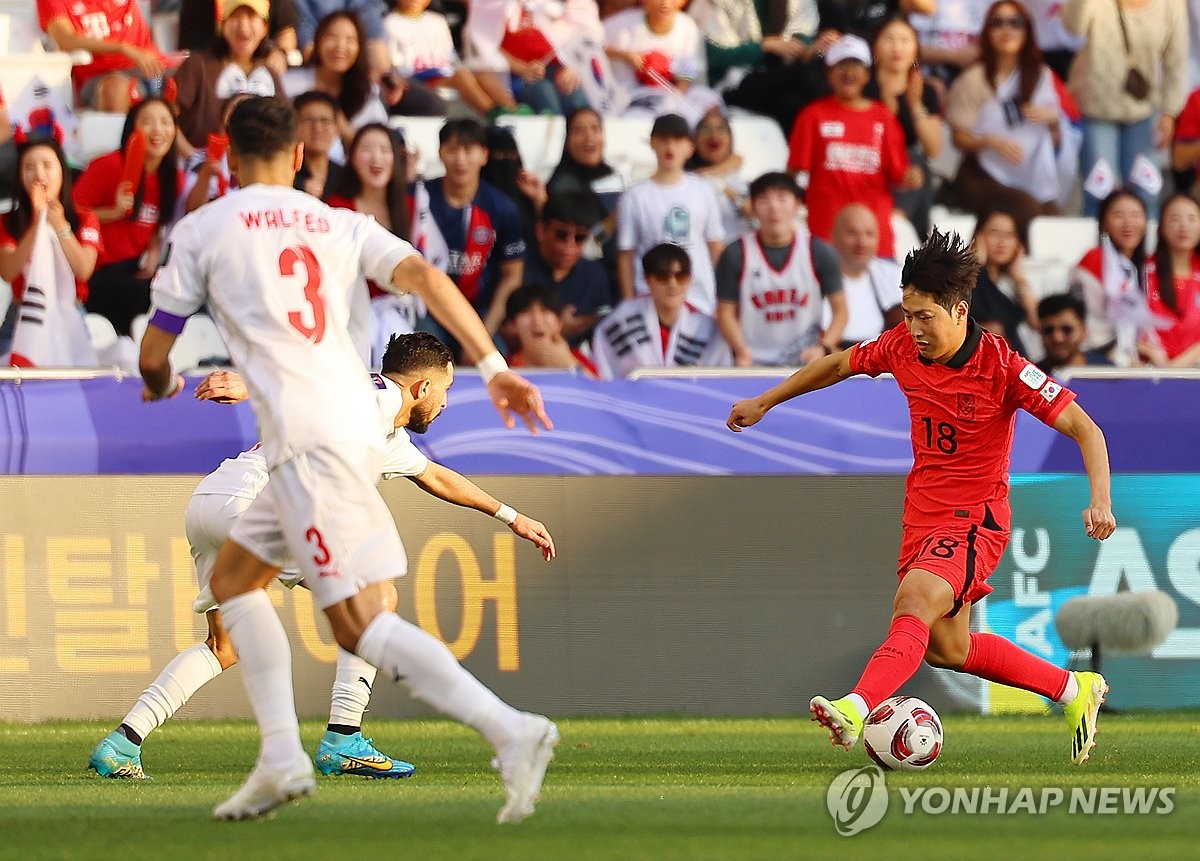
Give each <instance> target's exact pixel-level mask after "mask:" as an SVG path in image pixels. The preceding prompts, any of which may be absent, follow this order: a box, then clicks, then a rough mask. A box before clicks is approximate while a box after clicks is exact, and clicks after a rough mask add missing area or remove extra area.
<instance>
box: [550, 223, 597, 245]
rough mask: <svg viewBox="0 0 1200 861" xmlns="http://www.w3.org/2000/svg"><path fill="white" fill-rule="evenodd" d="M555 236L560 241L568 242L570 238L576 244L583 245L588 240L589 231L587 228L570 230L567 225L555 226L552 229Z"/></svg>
mask: <svg viewBox="0 0 1200 861" xmlns="http://www.w3.org/2000/svg"><path fill="white" fill-rule="evenodd" d="M551 232H552V233H553V234H554V238H555V239H557V240H558V241H559V242H566V241H567V240H568V239H569V240H571V241H572V242H574V243H575V244H576V245H583V243H585V242H587V238H588V235H587V231H585V230H568V229H567V228H565V227H555V228H554V229H553V230H552V231H551Z"/></svg>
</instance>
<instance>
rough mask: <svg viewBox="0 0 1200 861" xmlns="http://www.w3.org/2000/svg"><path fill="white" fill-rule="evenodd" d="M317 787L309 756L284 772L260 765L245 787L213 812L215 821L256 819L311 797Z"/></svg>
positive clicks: (302, 758)
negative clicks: (289, 803) (283, 806)
mask: <svg viewBox="0 0 1200 861" xmlns="http://www.w3.org/2000/svg"><path fill="white" fill-rule="evenodd" d="M316 785H317V782H316V780H314V779H313V764H312V760H310V759H309V758H308V755H307V754H302V755H301V756H300V757H299V758H298V759H296V761H295V762H293V763H292V764H291V765H290V766H288V767H287V768H284V769H278V768H270V767H268V766H266V765H263V764H262V763H261V762H260V763H259V764H258V765H256V766H254V771H252V772H250V776H249V777H247V778H246V782H245V783H243V784H242V788H241V789H239V790H238V791H237V792H235V793H234V794H233V795H231V796H229V798H227V799H226V800H225V801H223V802H221V803H220V804H218V805H217V806H216V807H215V808H214V809H213V819H225V820H229V821H233V820H237V819H257V818H258V817H260V816H263V815H264V814H267V813H270V812H271V811H272V810H274V809H275V808H276V807H279V806H280V805H282V804H287V803H288V802H289V801H291V800H293V799H295V798H302V797H304V796H306V795H312V794H313V790H314V789H316Z"/></svg>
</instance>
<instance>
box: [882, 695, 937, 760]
mask: <svg viewBox="0 0 1200 861" xmlns="http://www.w3.org/2000/svg"><path fill="white" fill-rule="evenodd" d="M863 744H864V745H866V748H867V754H868V755H869V756H870V757H871V759H873V760H875V762H877V763H879V765H881V766H882V767H883V768H885V769H888V770H891V769H898V770H901V771H920V770H921V769H922V768H928V767H929V766H931V765H933V763H934V760H936V759H937V758H938V755H939V754H940V753H941V752H942V721H941V719H940V718H939V717H938V716H937V712H935V711H934V710H933V706H931V705H929V703H927V702H925V701H924V700H919V699H917V698H916V697H892V698H891V699H888V700H884V701H883V702H881V703H880V704H879V705H877V706H876V707H875V710H874V711H872V712H871V713H870V714H869V715H868V716H867V721H866V724H865V726H864V727H863Z"/></svg>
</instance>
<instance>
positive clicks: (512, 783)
mask: <svg viewBox="0 0 1200 861" xmlns="http://www.w3.org/2000/svg"><path fill="white" fill-rule="evenodd" d="M526 718H527V721H526V730H525V734H524V735H522V736H521V737H520V738H518V739H517V740H515V741H512V742H509V743H508V744H507V745H505V746H504V749H503V750H501V751H498V752H497V754H496V758H495V759H493V760H492V768H494V769H496V770H497V771H499V772H500V778H501V780H503V781H504V791H505V793H507V795H508V801H507V802H506V803H505V805H504V806H503V807H502V808H500V812H499V813H498V814H496V822H497V824H499V825H507V824H510V823H516V822H520V821H521V820H522V819H525V818H526V817H528V816H532V815H533V808H534V805H536V804H537V802H538V799H539V798H540V797H541V789H542V779H543V778H544V777H545V776H546V766H548V765H549V764H550V760H552V759H554V747H555V745H557V744H558V738H559V736H558V727H556V726H555V725H554V724H553V722H551V721H550V720H549V719H548V718H544V717H542V716H541V715H527V716H526Z"/></svg>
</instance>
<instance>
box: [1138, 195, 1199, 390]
mask: <svg viewBox="0 0 1200 861" xmlns="http://www.w3.org/2000/svg"><path fill="white" fill-rule="evenodd" d="M1146 298H1147V301H1148V304H1149V306H1150V313H1152V314H1154V315H1155V317H1157V318H1158V319H1157V321H1156V323H1155V330H1154V332H1153V334H1152V335H1150V337H1149V341H1150V343H1151V344H1153V345H1157V346H1159V347H1161V348H1162V351H1163V354H1164V355H1163V356H1162V357H1161V360H1165V361H1164V363H1165V364H1169V365H1173V366H1175V367H1186V368H1194V367H1196V366H1197V365H1200V203H1197V202H1196V199H1195V198H1193V197H1191V196H1190V195H1187V194H1181V193H1176V194H1174V195H1172V196H1171V197H1169V198H1168V199H1167V202H1166V203H1164V204H1163V207H1162V217H1161V218H1160V219H1159V222H1158V244H1157V245H1156V246H1155V249H1154V256H1153V258H1152V259H1151V260H1149V261H1148V262H1147V263H1146Z"/></svg>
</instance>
